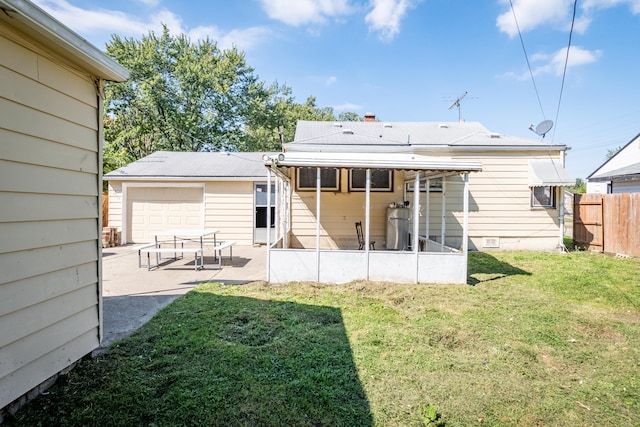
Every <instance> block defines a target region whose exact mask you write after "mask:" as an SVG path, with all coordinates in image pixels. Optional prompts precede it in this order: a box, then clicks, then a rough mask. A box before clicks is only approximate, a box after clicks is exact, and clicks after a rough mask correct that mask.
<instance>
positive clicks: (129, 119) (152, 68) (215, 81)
mask: <svg viewBox="0 0 640 427" xmlns="http://www.w3.org/2000/svg"><path fill="white" fill-rule="evenodd" d="M107 53H108V54H109V55H110V56H111V57H113V58H114V59H116V60H117V61H118V62H119V63H120V64H122V65H124V66H125V67H126V68H128V69H129V71H130V79H129V80H128V81H126V82H123V83H108V84H107V85H106V88H105V115H104V128H105V142H106V144H105V150H104V152H105V155H104V162H105V164H104V169H105V172H108V171H110V170H113V169H115V168H118V167H121V166H124V165H126V164H127V163H130V162H132V161H135V160H137V159H140V158H142V157H144V156H146V155H148V154H151V153H153V152H154V151H158V150H166V151H221V150H225V151H270V150H278V149H279V148H280V144H281V141H282V140H285V141H291V140H293V136H294V132H295V125H296V122H297V120H335V119H336V118H335V116H334V112H333V109H332V108H320V107H318V106H317V105H316V100H315V97H313V96H310V97H309V98H308V99H307V101H306V102H305V103H304V104H297V103H296V102H295V99H294V97H293V95H292V91H291V89H290V88H289V87H287V86H285V85H281V84H279V83H277V82H275V83H273V84H271V85H267V84H265V83H264V82H261V81H260V80H259V79H258V77H257V75H256V74H255V73H254V70H253V68H251V67H250V66H249V65H248V64H247V62H246V60H245V56H244V54H243V53H242V52H240V51H238V50H237V49H235V48H233V49H225V50H220V49H218V47H217V45H216V43H214V42H212V41H210V40H208V39H206V40H204V41H198V42H197V43H193V42H191V41H190V40H189V39H188V38H187V37H186V36H185V35H178V36H174V35H171V34H170V33H169V30H168V29H167V28H166V27H165V28H164V30H163V32H162V34H159V35H157V34H155V33H153V32H151V33H149V35H147V36H143V37H142V38H141V39H140V40H136V39H132V38H122V37H120V36H117V35H114V36H113V37H112V39H111V41H110V42H109V44H108V45H107ZM347 114H352V115H353V116H349V115H347V116H345V117H350V118H354V117H357V115H355V113H347Z"/></svg>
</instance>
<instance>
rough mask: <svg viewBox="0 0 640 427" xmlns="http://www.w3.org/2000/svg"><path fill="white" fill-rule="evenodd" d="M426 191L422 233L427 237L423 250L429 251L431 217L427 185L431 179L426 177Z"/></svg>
mask: <svg viewBox="0 0 640 427" xmlns="http://www.w3.org/2000/svg"><path fill="white" fill-rule="evenodd" d="M425 185H426V189H425V190H426V191H425V196H424V198H425V207H424V213H425V219H424V234H425V236H426V237H427V241H426V243H425V248H424V250H425V252H429V219H430V217H431V197H430V192H429V186H430V185H431V180H430V179H428V178H427V182H425Z"/></svg>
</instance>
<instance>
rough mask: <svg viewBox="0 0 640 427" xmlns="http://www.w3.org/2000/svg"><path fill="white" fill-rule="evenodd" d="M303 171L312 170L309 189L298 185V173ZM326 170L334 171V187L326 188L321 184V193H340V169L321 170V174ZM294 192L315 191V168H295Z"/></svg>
mask: <svg viewBox="0 0 640 427" xmlns="http://www.w3.org/2000/svg"><path fill="white" fill-rule="evenodd" d="M303 169H312V170H313V183H310V184H312V185H310V186H309V187H303V186H302V185H300V171H301V170H303ZM326 170H334V171H335V174H336V186H335V187H328V186H325V185H324V184H323V183H321V191H340V169H339V168H322V172H324V171H326ZM296 190H297V191H316V168H315V167H298V168H296Z"/></svg>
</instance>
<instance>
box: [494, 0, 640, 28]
mask: <svg viewBox="0 0 640 427" xmlns="http://www.w3.org/2000/svg"><path fill="white" fill-rule="evenodd" d="M502 3H503V4H504V5H505V6H507V8H508V10H507V11H506V12H504V13H503V14H501V15H500V16H498V18H497V20H496V25H497V27H498V28H499V29H500V31H502V32H504V33H507V34H508V35H509V36H510V37H515V36H516V35H518V28H517V26H516V22H515V19H514V17H513V14H514V12H515V15H516V18H517V19H518V26H519V27H520V31H521V32H523V33H524V32H526V31H529V30H533V29H534V28H536V27H539V26H542V25H551V26H554V27H557V28H560V29H562V30H565V31H569V29H570V26H571V17H572V14H573V4H574V1H572V0H513V11H512V10H511V7H510V4H509V1H508V0H502ZM578 4H579V6H580V9H581V14H580V15H579V16H577V17H576V20H575V23H574V31H576V32H578V33H584V32H585V31H586V29H587V28H588V26H589V24H591V22H592V20H593V18H592V16H591V14H592V11H593V10H596V9H607V8H610V7H615V6H621V5H627V6H628V7H629V8H630V9H631V12H632V13H633V14H636V15H637V14H640V0H585V1H584V2H582V3H578Z"/></svg>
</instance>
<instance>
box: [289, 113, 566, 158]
mask: <svg viewBox="0 0 640 427" xmlns="http://www.w3.org/2000/svg"><path fill="white" fill-rule="evenodd" d="M323 146H324V147H328V146H331V150H332V151H336V150H335V148H336V146H342V147H343V148H344V147H345V146H346V147H348V148H344V149H345V150H347V151H358V147H361V148H360V149H362V148H364V147H366V151H371V150H372V148H373V150H376V149H377V151H385V150H387V151H388V150H393V151H394V152H397V151H398V150H400V151H411V149H412V148H420V147H425V146H427V147H434V148H435V147H443V148H455V147H465V148H468V147H502V148H507V147H509V148H513V147H515V148H525V147H526V149H532V148H534V149H535V148H540V149H549V148H553V149H556V150H564V149H566V146H565V145H560V144H553V143H549V142H546V141H544V140H536V139H528V138H519V137H513V136H508V135H502V134H498V133H495V132H491V131H490V130H489V129H487V128H486V127H484V126H483V125H481V124H480V123H478V122H447V123H438V122H319V121H307V120H300V121H298V124H297V126H296V133H295V137H294V141H293V142H290V143H288V144H285V150H287V151H322V147H323Z"/></svg>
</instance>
